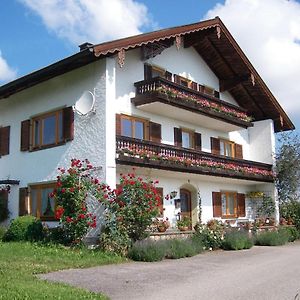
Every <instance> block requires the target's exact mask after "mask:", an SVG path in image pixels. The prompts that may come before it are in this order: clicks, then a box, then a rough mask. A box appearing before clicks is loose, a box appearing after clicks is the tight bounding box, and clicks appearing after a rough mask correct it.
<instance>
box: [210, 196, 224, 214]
mask: <svg viewBox="0 0 300 300" xmlns="http://www.w3.org/2000/svg"><path fill="white" fill-rule="evenodd" d="M212 204H213V217H214V218H220V217H222V200H221V193H220V192H212Z"/></svg>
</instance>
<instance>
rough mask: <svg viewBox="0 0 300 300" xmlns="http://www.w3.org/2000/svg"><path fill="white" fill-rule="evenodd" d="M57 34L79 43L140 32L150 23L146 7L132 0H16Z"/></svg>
mask: <svg viewBox="0 0 300 300" xmlns="http://www.w3.org/2000/svg"><path fill="white" fill-rule="evenodd" d="M19 1H20V2H21V3H23V4H24V5H26V6H27V7H28V8H30V9H31V10H32V11H34V12H35V13H36V14H37V15H39V16H40V17H41V18H42V20H43V22H44V24H45V25H46V27H47V28H48V29H49V30H50V31H52V32H54V33H55V34H57V35H58V36H59V37H60V38H63V39H67V40H69V41H70V42H71V43H72V44H75V45H79V44H81V43H83V42H86V41H88V42H91V43H100V42H102V41H107V40H112V39H116V38H120V37H125V36H129V35H135V34H139V33H140V28H141V27H143V26H148V25H151V20H150V16H149V15H148V11H147V7H146V6H145V5H143V4H141V3H138V2H137V1H135V0H97V1H95V0H43V1H41V0H19Z"/></svg>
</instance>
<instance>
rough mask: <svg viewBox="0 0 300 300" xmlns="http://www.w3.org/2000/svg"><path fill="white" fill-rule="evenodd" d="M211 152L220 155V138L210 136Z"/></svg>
mask: <svg viewBox="0 0 300 300" xmlns="http://www.w3.org/2000/svg"><path fill="white" fill-rule="evenodd" d="M210 145H211V153H212V154H215V155H220V140H219V139H217V138H214V137H211V138H210Z"/></svg>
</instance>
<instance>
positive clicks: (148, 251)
mask: <svg viewBox="0 0 300 300" xmlns="http://www.w3.org/2000/svg"><path fill="white" fill-rule="evenodd" d="M165 255H166V241H157V242H156V241H139V242H136V243H135V244H134V245H133V246H132V248H131V249H130V250H129V251H128V257H129V258H131V259H133V260H135V261H148V262H151V261H161V260H163V259H164V257H165Z"/></svg>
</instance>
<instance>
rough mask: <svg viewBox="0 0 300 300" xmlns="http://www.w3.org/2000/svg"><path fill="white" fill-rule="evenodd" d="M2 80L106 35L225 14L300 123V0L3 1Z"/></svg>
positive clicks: (0, 17) (0, 32)
mask: <svg viewBox="0 0 300 300" xmlns="http://www.w3.org/2000/svg"><path fill="white" fill-rule="evenodd" d="M0 5H1V6H0V7H1V9H0V20H1V21H0V22H1V23H0V25H1V26H0V36H1V39H0V85H1V84H4V83H5V82H8V81H9V80H12V79H14V78H17V77H20V76H23V75H25V74H27V73H30V72H32V71H34V70H37V69H39V68H41V67H43V66H46V65H48V64H50V63H53V62H55V61H57V60H60V59H62V58H64V57H66V56H69V55H71V54H73V53H75V52H77V51H78V45H79V44H80V43H83V42H85V41H90V42H92V43H100V42H103V41H105V40H111V39H114V38H118V37H122V36H128V35H132V34H137V33H141V32H146V31H151V30H156V29H160V28H166V27H172V26H178V25H183V24H188V23H194V22H197V21H199V20H202V19H205V18H212V17H215V16H216V15H219V16H220V17H221V19H222V20H223V22H224V23H225V25H226V26H227V27H228V29H229V30H230V32H231V33H232V34H233V36H234V37H235V39H236V40H237V42H238V43H239V45H240V46H241V48H242V49H243V50H244V52H245V53H246V55H247V56H248V57H249V59H250V61H251V62H252V63H253V65H254V66H255V68H256V69H257V70H258V72H259V73H260V74H261V76H262V77H263V79H264V80H265V81H266V83H267V85H268V86H269V87H270V89H271V91H272V92H273V93H274V95H275V96H276V98H277V99H278V100H279V102H280V104H281V105H282V106H283V107H284V109H285V110H286V111H287V113H288V114H289V116H291V118H292V120H293V122H294V123H296V125H298V124H297V123H299V125H300V121H298V120H300V99H299V98H300V85H299V82H298V81H299V78H300V17H299V16H300V0H289V1H288V0H223V1H221V0H219V1H218V0H185V1H181V0H4V1H2V3H1V4H0Z"/></svg>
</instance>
